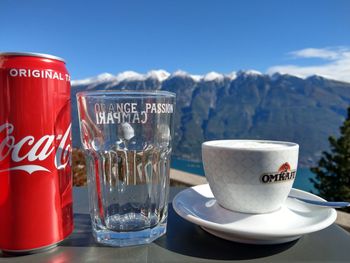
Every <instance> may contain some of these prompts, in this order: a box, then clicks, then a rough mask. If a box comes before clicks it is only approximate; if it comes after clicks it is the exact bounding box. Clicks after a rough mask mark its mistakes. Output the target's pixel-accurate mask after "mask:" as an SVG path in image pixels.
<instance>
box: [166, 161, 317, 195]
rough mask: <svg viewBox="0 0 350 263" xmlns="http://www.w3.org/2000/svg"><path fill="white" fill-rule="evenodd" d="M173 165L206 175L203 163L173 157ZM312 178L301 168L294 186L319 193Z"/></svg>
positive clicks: (311, 174)
mask: <svg viewBox="0 0 350 263" xmlns="http://www.w3.org/2000/svg"><path fill="white" fill-rule="evenodd" d="M171 167H172V168H174V169H177V170H181V171H185V172H188V173H192V174H197V175H200V176H204V170H203V165H202V163H199V162H192V161H187V160H182V159H178V158H172V161H171ZM311 178H313V179H314V178H315V174H314V173H312V172H311V171H310V169H308V168H299V169H298V171H297V176H296V178H295V181H294V185H293V188H297V189H301V190H304V191H307V192H311V191H312V192H314V193H317V190H316V189H315V188H314V186H313V184H312V183H311V182H310V179H311Z"/></svg>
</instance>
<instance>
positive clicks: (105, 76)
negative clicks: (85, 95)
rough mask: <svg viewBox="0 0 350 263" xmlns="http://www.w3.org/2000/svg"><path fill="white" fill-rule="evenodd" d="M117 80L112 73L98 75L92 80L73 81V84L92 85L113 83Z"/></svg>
mask: <svg viewBox="0 0 350 263" xmlns="http://www.w3.org/2000/svg"><path fill="white" fill-rule="evenodd" d="M114 78H115V76H114V75H112V74H110V73H102V74H99V75H97V76H96V77H92V78H86V79H81V80H72V82H71V84H72V85H75V86H78V85H90V84H92V83H102V82H107V81H112V80H113V79H114Z"/></svg>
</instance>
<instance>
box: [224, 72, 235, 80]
mask: <svg viewBox="0 0 350 263" xmlns="http://www.w3.org/2000/svg"><path fill="white" fill-rule="evenodd" d="M226 77H228V78H229V79H230V80H234V79H235V78H237V72H236V71H232V72H231V73H229V74H227V75H226Z"/></svg>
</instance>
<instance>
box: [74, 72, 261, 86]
mask: <svg viewBox="0 0 350 263" xmlns="http://www.w3.org/2000/svg"><path fill="white" fill-rule="evenodd" d="M239 75H242V76H245V77H247V76H262V75H263V74H262V73H261V72H259V71H256V70H245V71H242V70H241V71H238V72H235V71H234V72H231V73H229V74H221V73H218V72H215V71H211V72H208V73H207V74H204V75H192V74H189V73H187V72H186V71H183V70H177V71H175V72H173V73H171V74H170V73H169V72H167V71H165V70H162V69H159V70H151V71H149V72H147V73H146V74H140V73H138V72H135V71H124V72H121V73H119V74H117V75H112V74H110V73H103V74H100V75H98V76H96V77H92V78H86V79H82V80H73V81H72V85H74V86H78V85H97V84H99V83H103V82H111V84H113V85H115V84H118V83H120V82H124V81H144V80H146V79H149V78H152V79H157V80H158V81H159V82H163V81H165V80H167V79H168V78H171V77H184V78H191V79H193V81H196V82H200V81H205V82H206V81H208V82H210V81H215V80H216V81H222V80H223V79H224V78H228V79H230V80H234V79H236V77H237V76H239Z"/></svg>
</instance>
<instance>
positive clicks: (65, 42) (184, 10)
mask: <svg viewBox="0 0 350 263" xmlns="http://www.w3.org/2000/svg"><path fill="white" fill-rule="evenodd" d="M349 14H350V1H347V0H344V1H342V0H329V1H328V0H327V1H326V0H323V1H322V0H318V1H316V0H308V1H302V0H294V1H292V0H290V1H286V0H264V1H259V0H256V1H252V0H245V1H244V0H236V1H223V0H217V1H214V0H213V1H205V0H201V1H200V0H192V1H190V0H187V1H185V0H177V1H166V0H163V1H155V0H149V1H134V0H128V1H112V0H111V1H106V0H99V1H82V0H75V1H69V0H61V1H47V0H46V1H45V0H31V1H19V0H2V1H0V50H1V51H33V52H41V53H50V54H54V55H58V56H61V57H63V58H65V59H66V61H67V65H68V68H69V70H70V72H71V75H72V77H73V79H82V78H86V77H90V76H95V75H98V74H100V73H103V72H109V73H112V74H116V73H118V72H122V71H126V70H133V71H137V72H141V73H145V72H147V71H149V70H152V69H165V70H167V71H169V72H173V71H175V70H178V69H182V70H184V71H187V72H189V73H192V74H204V73H207V72H209V71H217V72H221V73H229V72H232V71H237V70H240V69H256V70H259V71H261V72H264V73H266V72H268V73H271V72H273V71H281V72H284V73H293V74H296V75H298V74H299V75H303V74H304V75H305V74H311V73H313V72H314V73H315V74H317V73H318V74H321V75H322V74H323V75H326V76H327V74H328V75H329V76H330V77H333V78H336V79H343V80H346V81H347V80H348V79H347V78H349V81H350V76H348V77H347V75H349V73H346V72H349V70H350V15H349ZM310 72H311V73H310Z"/></svg>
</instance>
